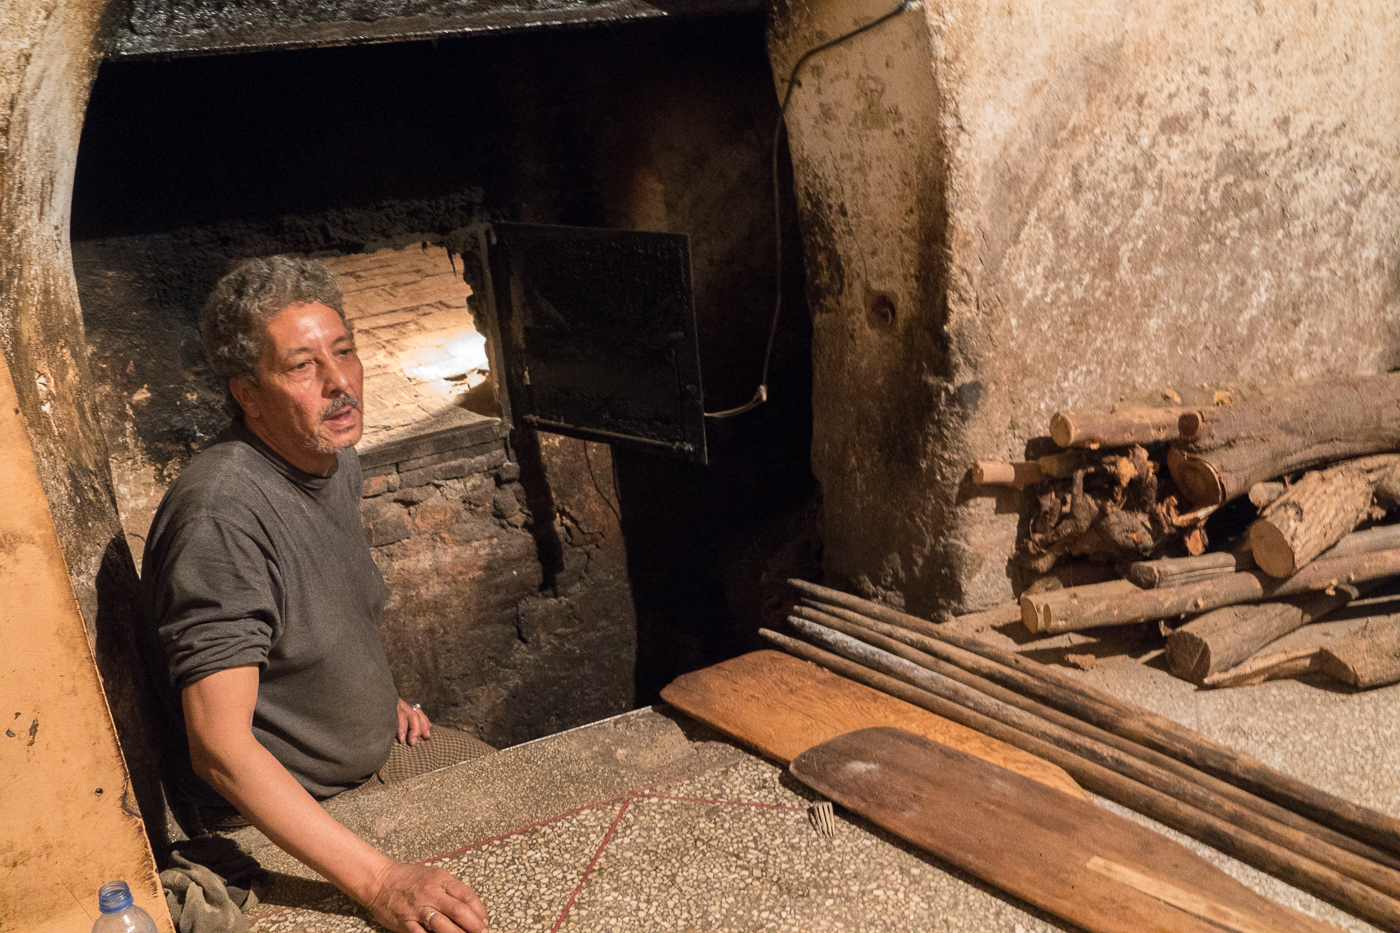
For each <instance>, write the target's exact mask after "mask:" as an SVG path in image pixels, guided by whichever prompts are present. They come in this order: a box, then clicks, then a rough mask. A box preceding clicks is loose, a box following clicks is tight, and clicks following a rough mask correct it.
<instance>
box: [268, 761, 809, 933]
mask: <svg viewBox="0 0 1400 933" xmlns="http://www.w3.org/2000/svg"><path fill="white" fill-rule="evenodd" d="M733 764H734V762H732V761H731V762H726V763H725V764H720V765H712V766H710V767H708V768H701V769H699V770H698V771H692V772H690V773H689V774H683V775H680V776H679V777H673V778H666V779H665V780H662V781H657V782H656V783H655V784H647V785H645V786H644V787H640V788H638V789H637V790H633V791H628V792H627V793H626V794H623V795H621V796H618V797H611V798H608V799H607V800H599V801H597V802H596V803H590V804H585V805H584V806H581V807H575V808H574V809H572V810H569V811H566V812H564V813H560V814H558V815H557V816H551V817H547V818H545V819H543V820H537V821H536V822H534V823H530V824H528V825H526V826H521V827H518V828H516V829H512V830H510V831H508V832H504V833H501V834H500V835H499V836H492V837H491V838H490V839H482V840H480V841H479V842H473V843H469V844H468V845H464V846H462V847H461V848H458V849H453V850H452V851H451V852H443V853H441V854H439V855H430V856H428V857H427V858H424V859H420V860H419V861H418V864H419V865H429V864H431V863H433V862H437V861H441V860H442V859H447V858H452V857H453V856H455V855H461V854H462V853H463V852H469V851H471V850H472V849H479V848H481V847H482V846H484V845H489V844H490V843H493V842H500V841H501V840H503V839H509V838H510V837H511V836H518V835H520V834H521V833H526V832H529V831H530V830H532V829H538V828H540V827H541V826H548V825H549V824H550V823H557V822H559V821H560V820H564V819H568V818H569V817H571V816H577V815H578V814H580V813H585V812H587V811H589V810H597V809H599V808H600V807H607V806H612V805H614V804H617V803H621V804H622V809H620V810H618V811H617V816H616V817H614V818H613V821H612V825H610V826H609V827H608V831H607V833H606V834H605V835H604V836H603V841H602V842H601V843H600V844H599V845H598V849H597V851H596V852H594V853H593V858H592V859H591V860H590V861H589V863H588V867H587V868H585V869H584V872H583V877H582V878H580V879H579V882H578V886H577V887H576V888H574V893H573V894H571V895H569V901H568V903H567V904H565V905H564V910H563V912H562V913H561V914H560V915H559V919H558V920H556V921H555V923H554V927H553V928H552V929H551V930H550V933H557V931H558V929H559V927H560V925H561V924H563V922H564V918H565V917H567V916H568V914H569V908H570V907H572V906H573V903H574V901H575V900H576V899H577V898H578V895H579V893H580V892H581V891H582V890H583V885H584V882H585V881H587V880H588V875H589V873H591V872H592V871H593V866H594V865H595V864H597V862H598V857H599V856H600V855H602V854H603V849H604V848H606V847H607V844H608V843H609V842H610V841H612V837H613V834H614V832H616V830H617V824H618V823H619V822H621V821H622V815H623V814H624V813H626V812H627V807H628V805H629V804H630V803H631V802H632V801H633V800H635V799H639V798H647V799H652V800H675V801H679V802H683V803H712V804H723V805H725V806H731V807H761V808H763V809H767V810H792V811H797V812H801V811H803V810H805V809H806V808H805V807H790V806H784V805H782V804H776V803H750V802H748V801H744V800H717V799H710V798H706V797H676V796H673V795H670V794H649V793H645V792H646V791H648V790H650V789H651V788H653V787H665V786H666V785H668V784H679V783H680V782H682V781H688V780H690V779H691V778H695V777H699V776H700V775H702V774H708V773H710V772H711V771H719V770H720V769H722V768H728V767H731V766H732V765H733ZM314 909H315V905H311V904H298V905H289V906H286V907H280V908H278V909H277V910H271V911H268V912H267V913H264V914H256V915H255V920H267V919H269V918H271V917H275V916H277V915H278V914H282V913H285V912H286V911H289V910H314Z"/></svg>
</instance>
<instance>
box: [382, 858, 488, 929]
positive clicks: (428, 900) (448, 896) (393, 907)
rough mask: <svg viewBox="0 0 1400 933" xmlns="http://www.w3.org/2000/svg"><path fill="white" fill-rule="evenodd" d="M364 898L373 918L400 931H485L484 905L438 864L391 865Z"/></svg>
mask: <svg viewBox="0 0 1400 933" xmlns="http://www.w3.org/2000/svg"><path fill="white" fill-rule="evenodd" d="M378 880H379V892H378V893H377V894H376V895H375V896H374V897H372V898H370V899H369V900H367V901H366V902H365V906H366V907H368V908H369V909H370V911H371V912H372V913H373V914H374V919H375V920H377V921H378V922H379V923H380V924H382V925H383V926H386V927H388V928H389V929H391V930H397V931H402V933H462V931H465V933H486V906H485V905H484V904H482V903H481V898H479V897H477V896H476V892H475V891H473V890H472V889H471V888H470V887H469V886H468V885H466V884H464V883H462V882H461V881H458V880H457V879H456V878H454V877H452V875H450V874H448V873H447V872H445V871H443V870H442V869H441V868H430V867H428V866H427V865H399V864H394V865H390V866H389V867H388V868H387V869H386V870H385V871H384V872H383V873H382V874H381V875H380V876H379V879H378Z"/></svg>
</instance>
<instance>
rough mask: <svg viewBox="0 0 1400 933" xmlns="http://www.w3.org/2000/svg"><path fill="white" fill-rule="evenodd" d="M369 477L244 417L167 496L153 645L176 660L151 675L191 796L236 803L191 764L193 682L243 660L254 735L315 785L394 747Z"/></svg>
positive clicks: (156, 567)
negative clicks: (292, 459) (288, 452)
mask: <svg viewBox="0 0 1400 933" xmlns="http://www.w3.org/2000/svg"><path fill="white" fill-rule="evenodd" d="M360 485H361V479H360V464H359V459H358V457H357V456H356V454H355V452H354V451H353V450H343V451H341V452H340V455H339V463H338V466H337V469H336V472H335V473H334V474H332V475H331V476H328V477H326V476H313V475H311V474H309V473H304V472H302V471H301V470H299V469H297V468H296V467H294V466H292V465H291V464H290V463H288V462H287V461H286V460H284V459H283V458H282V457H280V456H278V455H277V454H276V453H275V452H273V451H272V449H271V448H269V447H268V446H267V445H266V444H264V443H263V442H262V441H261V440H259V439H258V437H257V436H256V435H254V434H253V433H252V432H251V431H250V430H248V429H247V427H245V426H244V425H243V424H242V422H241V421H236V422H235V423H234V424H233V425H232V426H231V427H230V428H229V429H228V430H226V431H224V432H223V433H222V434H220V435H219V437H218V438H217V439H216V440H215V443H214V445H213V446H212V447H210V448H209V449H208V450H205V451H204V452H203V453H201V454H200V455H199V456H197V457H196V458H195V459H194V460H193V461H192V462H191V463H190V464H189V466H187V467H186V468H185V469H184V471H183V472H181V474H180V476H179V478H177V479H176V480H175V482H174V483H173V484H171V486H170V489H169V490H168V491H167V492H166V494H165V498H164V499H163V500H162V501H161V504H160V508H159V509H158V510H157V511H156V516H155V519H154V520H153V521H152V523H151V531H150V535H149V536H148V537H147V539H146V552H145V557H144V559H143V563H142V581H141V591H142V597H143V601H144V604H145V607H144V608H145V618H146V631H145V632H144V633H143V634H144V635H145V638H144V639H143V641H144V642H145V649H146V651H147V653H148V654H149V655H151V657H150V658H149V659H148V660H149V663H151V664H152V665H153V666H156V667H160V666H164V668H165V669H164V670H163V671H155V672H154V673H155V676H154V677H153V678H152V679H153V681H154V682H155V685H156V688H157V692H158V693H159V694H161V696H162V699H163V700H164V704H165V706H166V711H167V713H168V714H169V715H170V718H171V720H172V727H173V729H172V731H177V732H178V735H176V736H175V739H176V742H175V743H174V744H175V745H176V748H175V749H173V751H174V754H175V755H176V756H177V759H178V760H176V761H175V762H173V764H174V765H175V769H174V770H175V772H176V775H175V777H176V780H177V782H178V783H180V784H181V785H185V786H184V788H183V789H184V790H185V791H186V793H187V794H188V795H189V796H190V797H192V798H193V802H195V803H198V804H200V805H205V806H208V805H220V804H223V803H224V801H223V800H222V798H220V797H219V795H218V794H216V793H215V792H214V791H213V789H212V788H210V787H209V786H208V785H207V784H205V783H204V782H203V781H200V780H199V779H198V778H195V777H194V774H193V771H192V770H191V769H190V767H189V749H188V745H186V744H185V742H184V738H185V737H184V717H183V713H182V712H181V706H180V691H181V690H183V689H184V688H185V687H188V686H189V685H191V684H193V683H197V682H198V681H199V680H201V679H203V678H205V677H208V676H209V675H210V674H214V673H216V672H218V671H222V670H227V669H228V668H232V667H239V666H242V665H248V664H252V665H257V667H258V668H259V671H260V673H259V676H258V701H257V706H256V708H255V709H254V711H253V734H254V735H255V736H256V737H257V740H258V741H259V742H260V743H262V745H263V747H264V748H266V749H267V750H268V751H270V752H271V753H272V754H273V756H274V757H276V758H277V760H278V761H280V762H281V763H282V764H283V766H284V767H286V769H287V770H288V771H289V772H291V774H292V775H293V776H294V777H295V778H296V779H297V780H298V781H299V782H300V783H301V785H302V786H303V787H305V788H306V789H307V790H308V791H310V792H311V794H312V795H313V796H315V797H317V798H325V797H329V796H331V795H333V794H336V793H339V792H340V791H343V790H346V789H348V788H350V787H354V786H356V785H357V784H360V783H362V782H363V781H364V780H365V779H366V778H368V777H369V776H370V775H371V774H373V773H374V772H375V771H376V770H378V769H379V768H380V767H381V766H382V765H383V764H384V762H385V760H386V759H387V758H388V756H389V749H390V747H391V746H392V745H393V742H394V734H395V731H396V730H397V727H398V714H397V711H396V709H395V705H396V703H397V700H398V694H397V691H396V690H395V688H394V682H393V679H392V677H391V675H390V672H389V664H388V661H387V659H386V658H385V656H384V647H383V644H382V642H381V641H380V634H379V617H380V614H381V612H382V611H383V609H384V603H385V599H386V597H387V590H386V588H385V586H384V579H383V577H381V576H380V574H379V569H378V568H377V567H376V566H375V564H374V560H373V558H371V557H370V553H369V547H368V545H367V544H366V542H365V537H364V531H363V528H362V526H361V524H360V510H359V500H360ZM167 672H168V676H162V675H163V674H165V673H167ZM181 755H182V756H183V757H182V758H180V756H181Z"/></svg>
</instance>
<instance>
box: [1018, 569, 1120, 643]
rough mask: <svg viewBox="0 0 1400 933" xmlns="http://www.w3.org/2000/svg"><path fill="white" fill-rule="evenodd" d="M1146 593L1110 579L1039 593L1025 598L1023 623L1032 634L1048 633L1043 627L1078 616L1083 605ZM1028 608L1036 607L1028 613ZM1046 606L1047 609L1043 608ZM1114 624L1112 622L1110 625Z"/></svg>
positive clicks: (1112, 601) (1022, 604)
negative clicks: (1052, 622)
mask: <svg viewBox="0 0 1400 933" xmlns="http://www.w3.org/2000/svg"><path fill="white" fill-rule="evenodd" d="M1141 592H1143V591H1142V590H1141V589H1140V588H1139V587H1138V586H1137V585H1136V584H1134V583H1132V582H1131V581H1128V580H1107V581H1105V582H1103V583H1090V584H1089V585H1088V586H1068V587H1065V588H1064V589H1062V590H1051V591H1050V592H1048V593H1035V594H1030V595H1025V596H1022V597H1021V621H1022V622H1023V623H1024V624H1025V626H1026V630H1027V631H1029V632H1032V633H1036V634H1038V633H1040V632H1048V631H1050V629H1048V628H1043V627H1042V626H1044V625H1046V624H1049V623H1050V621H1052V620H1054V621H1058V620H1060V619H1063V618H1065V617H1071V616H1076V615H1078V614H1079V613H1080V612H1081V611H1085V610H1081V606H1092V607H1099V606H1106V605H1112V604H1114V603H1115V602H1116V601H1117V600H1120V599H1131V598H1132V597H1134V596H1136V595H1138V594H1139V593H1141ZM1027 606H1031V607H1034V610H1033V611H1028V610H1027ZM1042 607H1043V608H1042ZM1109 624H1112V623H1109Z"/></svg>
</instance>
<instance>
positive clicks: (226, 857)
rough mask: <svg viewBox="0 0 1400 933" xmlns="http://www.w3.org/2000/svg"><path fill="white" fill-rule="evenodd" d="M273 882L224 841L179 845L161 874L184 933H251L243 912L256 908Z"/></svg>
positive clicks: (202, 839)
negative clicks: (260, 896)
mask: <svg viewBox="0 0 1400 933" xmlns="http://www.w3.org/2000/svg"><path fill="white" fill-rule="evenodd" d="M270 881H271V876H270V875H268V873H267V872H266V871H265V870H264V869H263V867H262V866H261V865H259V864H258V863H257V860H256V859H254V858H253V857H252V856H251V855H249V854H248V853H247V852H244V851H243V850H242V849H241V848H239V846H238V843H236V842H234V841H233V840H232V839H228V838H226V837H224V836H200V837H199V838H198V839H186V840H182V841H180V842H177V843H175V844H174V845H173V846H172V847H171V850H170V867H169V868H167V869H166V870H165V871H163V872H161V873H160V882H161V885H162V886H163V887H164V888H165V905H166V907H168V908H170V919H171V920H173V921H174V922H175V929H176V930H177V931H179V933H248V920H247V919H246V918H245V917H244V915H243V911H245V910H251V909H253V908H254V907H256V906H257V904H258V894H259V892H263V891H265V890H266V888H267V886H268V884H269V882H270Z"/></svg>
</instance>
